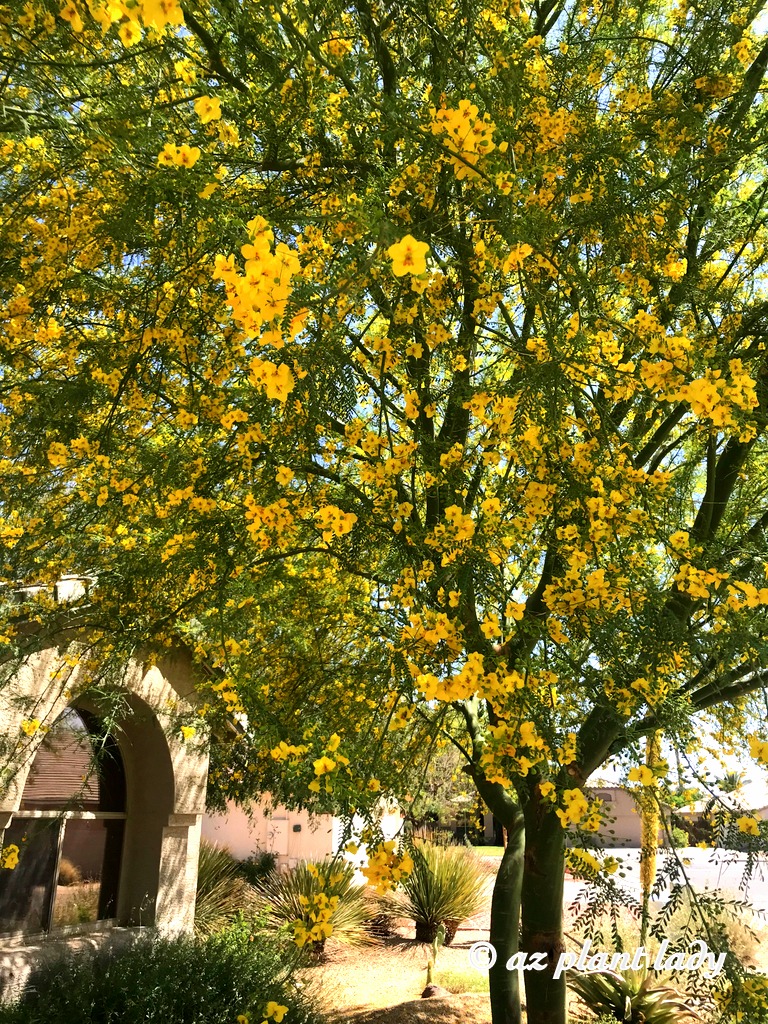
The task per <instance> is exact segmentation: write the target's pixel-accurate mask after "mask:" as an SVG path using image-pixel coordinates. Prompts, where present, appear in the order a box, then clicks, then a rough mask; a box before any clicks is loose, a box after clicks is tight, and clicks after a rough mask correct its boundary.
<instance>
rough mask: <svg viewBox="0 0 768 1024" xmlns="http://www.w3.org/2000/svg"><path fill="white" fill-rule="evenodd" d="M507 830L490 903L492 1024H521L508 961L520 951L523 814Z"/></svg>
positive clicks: (517, 983) (516, 987)
mask: <svg viewBox="0 0 768 1024" xmlns="http://www.w3.org/2000/svg"><path fill="white" fill-rule="evenodd" d="M505 827H507V845H506V848H505V850H504V855H503V857H502V858H501V865H500V867H499V872H498V874H497V875H496V883H495V885H494V887H493V899H492V901H491V933H490V941H491V945H492V946H493V948H494V949H495V950H496V963H495V964H494V966H493V967H492V968H491V970H490V973H489V977H488V980H489V983H490V991H491V1020H492V1022H493V1024H520V1022H521V1020H522V1011H521V1008H520V977H519V974H518V972H517V971H508V970H507V961H508V960H509V958H510V957H511V956H513V955H514V954H515V953H517V952H518V950H519V948H520V894H521V887H522V881H523V856H524V852H525V832H524V829H523V821H522V814H518V815H517V816H516V818H515V820H514V821H513V822H511V824H510V826H505Z"/></svg>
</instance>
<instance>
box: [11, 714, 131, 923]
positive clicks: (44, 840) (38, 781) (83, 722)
mask: <svg viewBox="0 0 768 1024" xmlns="http://www.w3.org/2000/svg"><path fill="white" fill-rule="evenodd" d="M124 830H125V773H124V769H123V761H122V758H121V756H120V750H119V748H118V745H117V743H116V741H115V740H114V738H113V737H111V736H110V735H109V734H105V733H104V731H103V729H102V728H101V723H100V721H99V719H98V718H96V716H94V715H91V714H90V713H88V712H86V711H82V710H80V709H75V708H68V709H67V710H66V711H65V712H64V713H63V714H62V715H60V716H59V718H58V719H57V720H56V722H55V723H54V725H53V726H52V727H51V729H50V731H49V732H48V734H47V735H46V737H45V739H44V740H43V742H42V744H41V745H40V748H39V749H38V752H37V754H36V756H35V760H34V762H33V764H32V767H31V769H30V772H29V776H28V777H27V783H26V785H25V787H24V793H23V796H22V801H21V805H20V808H19V810H18V811H17V812H15V813H14V815H13V818H12V820H11V823H10V825H9V826H8V827H7V828H6V829H5V833H4V835H3V836H2V843H3V847H4V848H6V849H7V848H8V847H9V846H11V845H14V846H17V847H18V850H19V856H18V864H17V866H16V867H15V868H13V869H12V870H11V869H8V868H2V869H0V932H6V933H7V932H18V931H24V932H35V931H48V930H49V929H50V928H52V927H53V928H60V927H66V926H68V925H78V924H85V923H88V922H92V921H99V920H105V919H109V918H113V917H114V916H115V914H116V911H117V886H118V880H119V876H120V859H121V855H122V848H123V834H124Z"/></svg>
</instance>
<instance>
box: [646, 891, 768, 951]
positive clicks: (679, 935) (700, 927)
mask: <svg viewBox="0 0 768 1024" xmlns="http://www.w3.org/2000/svg"><path fill="white" fill-rule="evenodd" d="M697 904H698V912H697V911H695V910H694V908H693V906H692V900H691V897H690V895H689V894H688V893H687V892H684V893H682V894H681V898H680V900H679V906H678V907H677V909H676V910H675V911H674V913H673V914H672V915H671V916H669V918H668V919H667V920H665V922H664V937H665V938H667V939H669V941H670V945H671V946H672V947H674V948H684V947H687V946H688V945H689V944H690V942H691V941H692V940H693V939H705V940H706V942H707V944H708V946H710V948H712V949H716V950H718V951H725V950H727V951H728V952H729V953H730V954H731V955H732V956H733V957H735V958H736V959H737V960H738V961H739V963H740V964H742V966H745V967H754V966H756V964H757V962H758V959H759V956H758V954H759V948H760V946H761V944H762V941H763V940H764V938H765V927H764V926H763V925H759V924H757V923H756V922H755V920H754V918H753V916H752V914H751V913H749V911H747V910H745V909H744V907H743V906H741V904H740V902H739V901H738V900H736V901H734V902H729V901H728V900H727V899H726V898H717V897H712V896H709V895H699V897H698V899H697ZM702 914H703V915H704V921H702ZM705 922H706V924H705Z"/></svg>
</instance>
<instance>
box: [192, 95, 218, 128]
mask: <svg viewBox="0 0 768 1024" xmlns="http://www.w3.org/2000/svg"><path fill="white" fill-rule="evenodd" d="M195 113H196V114H197V116H198V117H199V118H200V120H201V121H202V122H203V124H208V122H209V121H218V120H219V118H220V117H221V100H219V99H215V98H214V97H212V96H201V97H200V99H199V100H196V101H195Z"/></svg>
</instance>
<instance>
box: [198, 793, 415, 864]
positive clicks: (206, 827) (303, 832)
mask: <svg viewBox="0 0 768 1024" xmlns="http://www.w3.org/2000/svg"><path fill="white" fill-rule="evenodd" d="M402 825H403V816H402V813H401V812H400V810H399V809H392V808H387V807H384V806H383V807H382V816H381V828H382V831H383V833H384V835H385V836H386V838H388V839H392V838H394V837H395V836H397V835H398V833H399V832H400V830H401V828H402ZM341 836H342V822H341V819H340V818H335V817H333V816H332V815H330V814H320V815H315V816H312V815H310V814H309V813H308V812H307V811H290V810H288V809H287V808H285V807H274V808H271V807H269V805H268V804H267V803H266V802H264V803H254V804H253V805H252V806H251V808H250V809H249V811H245V810H243V809H242V808H240V807H238V806H237V805H236V804H228V805H227V810H226V812H225V813H224V814H213V813H207V814H205V815H203V838H204V839H207V840H208V841H209V842H212V843H215V844H216V845H217V846H224V847H226V848H227V849H228V850H229V851H230V853H232V855H233V856H235V857H237V859H238V860H247V859H248V858H249V857H252V856H254V855H255V854H258V853H261V852H267V853H272V854H274V856H275V859H276V862H277V867H278V868H284V869H286V868H291V867H294V866H295V865H296V864H298V863H299V861H302V860H322V859H323V858H324V857H331V856H333V855H334V854H336V853H339V852H340V848H341ZM348 859H350V860H352V861H353V862H355V863H357V862H358V861H359V860H360V854H358V855H356V856H355V857H351V856H350V857H349V858H348ZM363 862H364V860H363Z"/></svg>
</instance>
